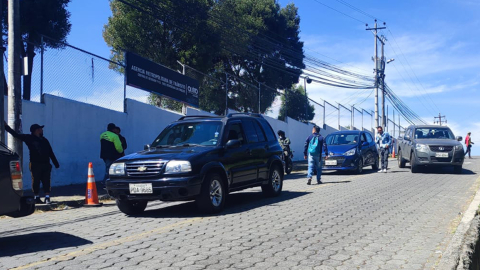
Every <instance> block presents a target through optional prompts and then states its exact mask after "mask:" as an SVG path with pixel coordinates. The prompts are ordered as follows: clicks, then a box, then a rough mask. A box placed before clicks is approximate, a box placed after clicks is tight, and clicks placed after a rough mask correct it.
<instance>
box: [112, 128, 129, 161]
mask: <svg viewBox="0 0 480 270" xmlns="http://www.w3.org/2000/svg"><path fill="white" fill-rule="evenodd" d="M113 132H114V133H115V134H117V135H118V138H119V139H120V141H121V142H122V148H123V152H122V154H121V155H122V157H123V156H125V150H127V139H125V137H123V136H122V134H120V132H122V130H121V129H120V127H115V129H114V130H113Z"/></svg>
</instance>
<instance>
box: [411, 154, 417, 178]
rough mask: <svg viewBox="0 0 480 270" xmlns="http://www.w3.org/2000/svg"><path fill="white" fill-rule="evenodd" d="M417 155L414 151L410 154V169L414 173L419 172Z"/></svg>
mask: <svg viewBox="0 0 480 270" xmlns="http://www.w3.org/2000/svg"><path fill="white" fill-rule="evenodd" d="M416 158H417V157H416V155H415V152H412V154H411V156H410V171H411V172H412V173H417V172H418V165H417V164H415V160H416Z"/></svg>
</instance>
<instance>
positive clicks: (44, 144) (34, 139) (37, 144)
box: [5, 123, 60, 204]
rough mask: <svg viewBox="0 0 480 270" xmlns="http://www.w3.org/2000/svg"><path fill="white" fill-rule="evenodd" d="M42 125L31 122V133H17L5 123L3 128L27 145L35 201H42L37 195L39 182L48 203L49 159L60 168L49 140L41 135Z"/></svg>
mask: <svg viewBox="0 0 480 270" xmlns="http://www.w3.org/2000/svg"><path fill="white" fill-rule="evenodd" d="M43 127H44V126H40V125H38V124H33V125H32V126H30V133H31V134H19V133H17V132H15V130H13V129H12V128H11V127H9V126H8V125H7V123H5V130H6V131H7V132H8V133H10V134H12V136H13V137H15V138H17V139H20V140H22V141H23V142H24V143H25V144H26V145H27V146H28V150H29V152H30V166H29V167H30V172H31V174H32V189H33V194H34V196H35V203H37V204H42V203H43V202H42V200H41V199H40V196H39V194H40V183H41V184H42V187H43V192H44V193H45V203H46V204H50V203H51V201H50V192H51V186H50V180H51V172H52V165H51V164H50V160H52V162H53V165H55V168H57V169H58V168H60V164H58V160H57V158H56V157H55V154H54V153H53V150H52V146H51V145H50V142H49V141H48V140H47V139H46V138H45V137H43Z"/></svg>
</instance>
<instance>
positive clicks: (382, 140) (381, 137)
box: [375, 126, 392, 173]
mask: <svg viewBox="0 0 480 270" xmlns="http://www.w3.org/2000/svg"><path fill="white" fill-rule="evenodd" d="M377 132H378V133H377V137H376V138H375V142H376V143H377V145H378V148H379V149H380V160H381V162H382V168H381V169H380V170H379V171H378V172H383V173H386V172H387V168H388V154H389V153H390V145H391V144H392V138H391V137H390V134H388V132H383V128H382V127H381V126H379V127H377Z"/></svg>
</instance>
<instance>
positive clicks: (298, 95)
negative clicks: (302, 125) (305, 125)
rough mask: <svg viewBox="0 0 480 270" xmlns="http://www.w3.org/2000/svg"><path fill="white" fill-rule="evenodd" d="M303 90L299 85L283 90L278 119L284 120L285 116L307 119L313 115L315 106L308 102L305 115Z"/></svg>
mask: <svg viewBox="0 0 480 270" xmlns="http://www.w3.org/2000/svg"><path fill="white" fill-rule="evenodd" d="M305 104H306V97H305V90H304V89H303V87H302V86H301V85H297V86H294V87H292V89H289V90H287V91H285V95H282V107H281V108H280V114H279V115H278V119H280V120H285V116H288V117H290V118H292V119H295V120H298V121H305V119H307V120H308V121H310V120H312V119H313V118H314V117H315V107H314V106H313V105H312V104H310V101H309V102H308V107H307V117H305Z"/></svg>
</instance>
